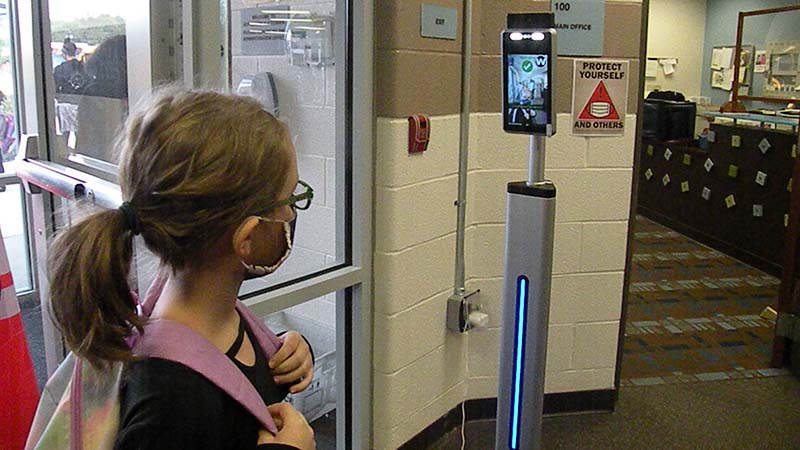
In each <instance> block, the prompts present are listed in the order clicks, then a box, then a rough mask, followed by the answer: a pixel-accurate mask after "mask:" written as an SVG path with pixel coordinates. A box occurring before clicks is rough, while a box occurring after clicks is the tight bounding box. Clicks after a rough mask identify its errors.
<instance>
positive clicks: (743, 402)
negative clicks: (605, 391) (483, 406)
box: [431, 376, 800, 450]
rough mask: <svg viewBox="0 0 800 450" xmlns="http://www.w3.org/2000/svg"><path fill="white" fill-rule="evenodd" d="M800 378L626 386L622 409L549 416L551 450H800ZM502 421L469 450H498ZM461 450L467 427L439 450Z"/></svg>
mask: <svg viewBox="0 0 800 450" xmlns="http://www.w3.org/2000/svg"><path fill="white" fill-rule="evenodd" d="M798 400H800V381H798V380H797V379H795V378H793V377H791V376H777V377H771V378H761V379H751V380H728V381H719V382H713V383H702V382H695V383H679V384H669V385H660V386H647V387H628V388H622V389H620V393H619V401H618V402H617V410H616V411H615V412H614V413H611V414H609V413H597V414H582V415H569V416H560V417H547V418H545V420H544V431H543V439H542V440H543V445H542V448H543V449H544V450H561V449H563V450H575V449H581V450H583V449H591V450H606V449H608V450H634V449H635V450H639V449H648V450H657V449H658V450H660V449H664V450H667V449H668V450H697V449H725V450H739V449H741V450H790V449H797V448H800V409H798V408H797V402H798ZM494 429H495V423H494V421H482V422H473V423H470V424H468V425H467V428H466V442H467V445H466V447H465V448H466V449H468V450H487V449H491V448H494ZM458 448H461V436H460V430H458V429H456V430H453V431H452V432H450V433H449V434H448V435H447V436H446V437H445V438H444V439H442V440H441V441H440V442H439V443H438V444H437V445H435V446H433V447H431V450H450V449H458Z"/></svg>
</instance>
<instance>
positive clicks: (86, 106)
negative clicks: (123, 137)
mask: <svg viewBox="0 0 800 450" xmlns="http://www.w3.org/2000/svg"><path fill="white" fill-rule="evenodd" d="M120 3H127V2H99V1H97V0H84V1H74V0H73V1H65V0H51V1H50V24H51V36H52V42H51V44H50V48H51V54H52V62H53V74H52V76H53V86H54V88H55V96H54V99H53V102H54V107H55V114H54V116H55V139H54V142H53V144H54V148H55V150H56V153H57V154H58V156H59V159H68V160H71V161H73V162H79V163H82V164H86V165H89V166H90V167H94V168H95V169H99V170H103V171H106V172H109V171H111V172H113V170H114V167H113V165H111V164H115V163H116V155H115V153H114V150H113V149H114V145H113V144H114V139H115V138H116V135H117V133H118V132H119V130H121V128H122V126H123V123H124V121H125V117H126V116H127V114H128V75H127V72H128V70H127V48H126V40H125V39H126V38H125V35H126V31H125V19H124V16H125V8H126V6H125V5H120ZM109 163H111V164H109Z"/></svg>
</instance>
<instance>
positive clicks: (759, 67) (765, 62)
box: [753, 50, 769, 73]
mask: <svg viewBox="0 0 800 450" xmlns="http://www.w3.org/2000/svg"><path fill="white" fill-rule="evenodd" d="M768 66H769V58H768V57H767V51H766V50H756V65H755V69H754V70H753V71H754V72H755V73H764V72H766V71H767V67H768Z"/></svg>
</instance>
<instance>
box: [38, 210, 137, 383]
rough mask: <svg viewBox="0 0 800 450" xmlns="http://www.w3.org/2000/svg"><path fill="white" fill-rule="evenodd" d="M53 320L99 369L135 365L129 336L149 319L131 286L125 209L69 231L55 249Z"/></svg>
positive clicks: (77, 351) (71, 344) (52, 261)
mask: <svg viewBox="0 0 800 450" xmlns="http://www.w3.org/2000/svg"><path fill="white" fill-rule="evenodd" d="M50 253H51V256H50V261H49V267H48V269H49V274H50V286H51V291H50V298H51V308H52V314H53V318H54V320H55V322H56V325H57V326H58V328H59V330H60V331H61V333H62V334H63V336H64V339H65V340H66V343H67V347H69V349H70V350H72V351H73V352H74V353H75V354H77V355H78V356H81V357H83V358H85V359H86V360H87V361H89V363H91V364H92V365H93V366H95V367H98V368H104V367H108V365H109V363H110V362H114V361H130V360H132V359H133V354H132V353H131V351H130V348H129V347H128V344H127V343H126V341H125V338H126V337H128V335H129V334H130V332H131V328H132V327H135V328H137V329H138V330H139V331H141V330H142V325H143V319H142V318H140V317H139V316H138V314H137V311H136V305H135V300H134V298H133V295H132V294H131V292H130V287H129V286H128V274H129V272H130V265H131V257H132V254H133V233H132V232H131V231H130V230H129V227H128V224H127V221H126V217H125V214H124V212H123V211H121V210H109V211H102V212H99V213H96V214H93V215H91V216H89V217H87V218H86V219H84V220H82V221H80V222H79V223H77V224H75V225H73V226H72V227H70V228H68V229H67V230H65V231H63V232H62V233H61V234H60V236H58V237H57V238H56V240H55V241H54V242H53V245H52V247H51V251H50Z"/></svg>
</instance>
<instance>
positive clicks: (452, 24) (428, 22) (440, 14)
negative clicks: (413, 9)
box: [420, 4, 458, 41]
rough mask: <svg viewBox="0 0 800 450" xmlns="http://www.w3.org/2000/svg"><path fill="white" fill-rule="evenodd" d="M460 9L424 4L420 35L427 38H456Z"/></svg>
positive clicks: (421, 14)
mask: <svg viewBox="0 0 800 450" xmlns="http://www.w3.org/2000/svg"><path fill="white" fill-rule="evenodd" d="M457 33H458V10H457V9H455V8H445V7H443V6H438V5H427V4H423V5H422V12H421V13H420V35H421V36H422V37H426V38H434V39H448V40H451V41H454V40H456V37H457Z"/></svg>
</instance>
